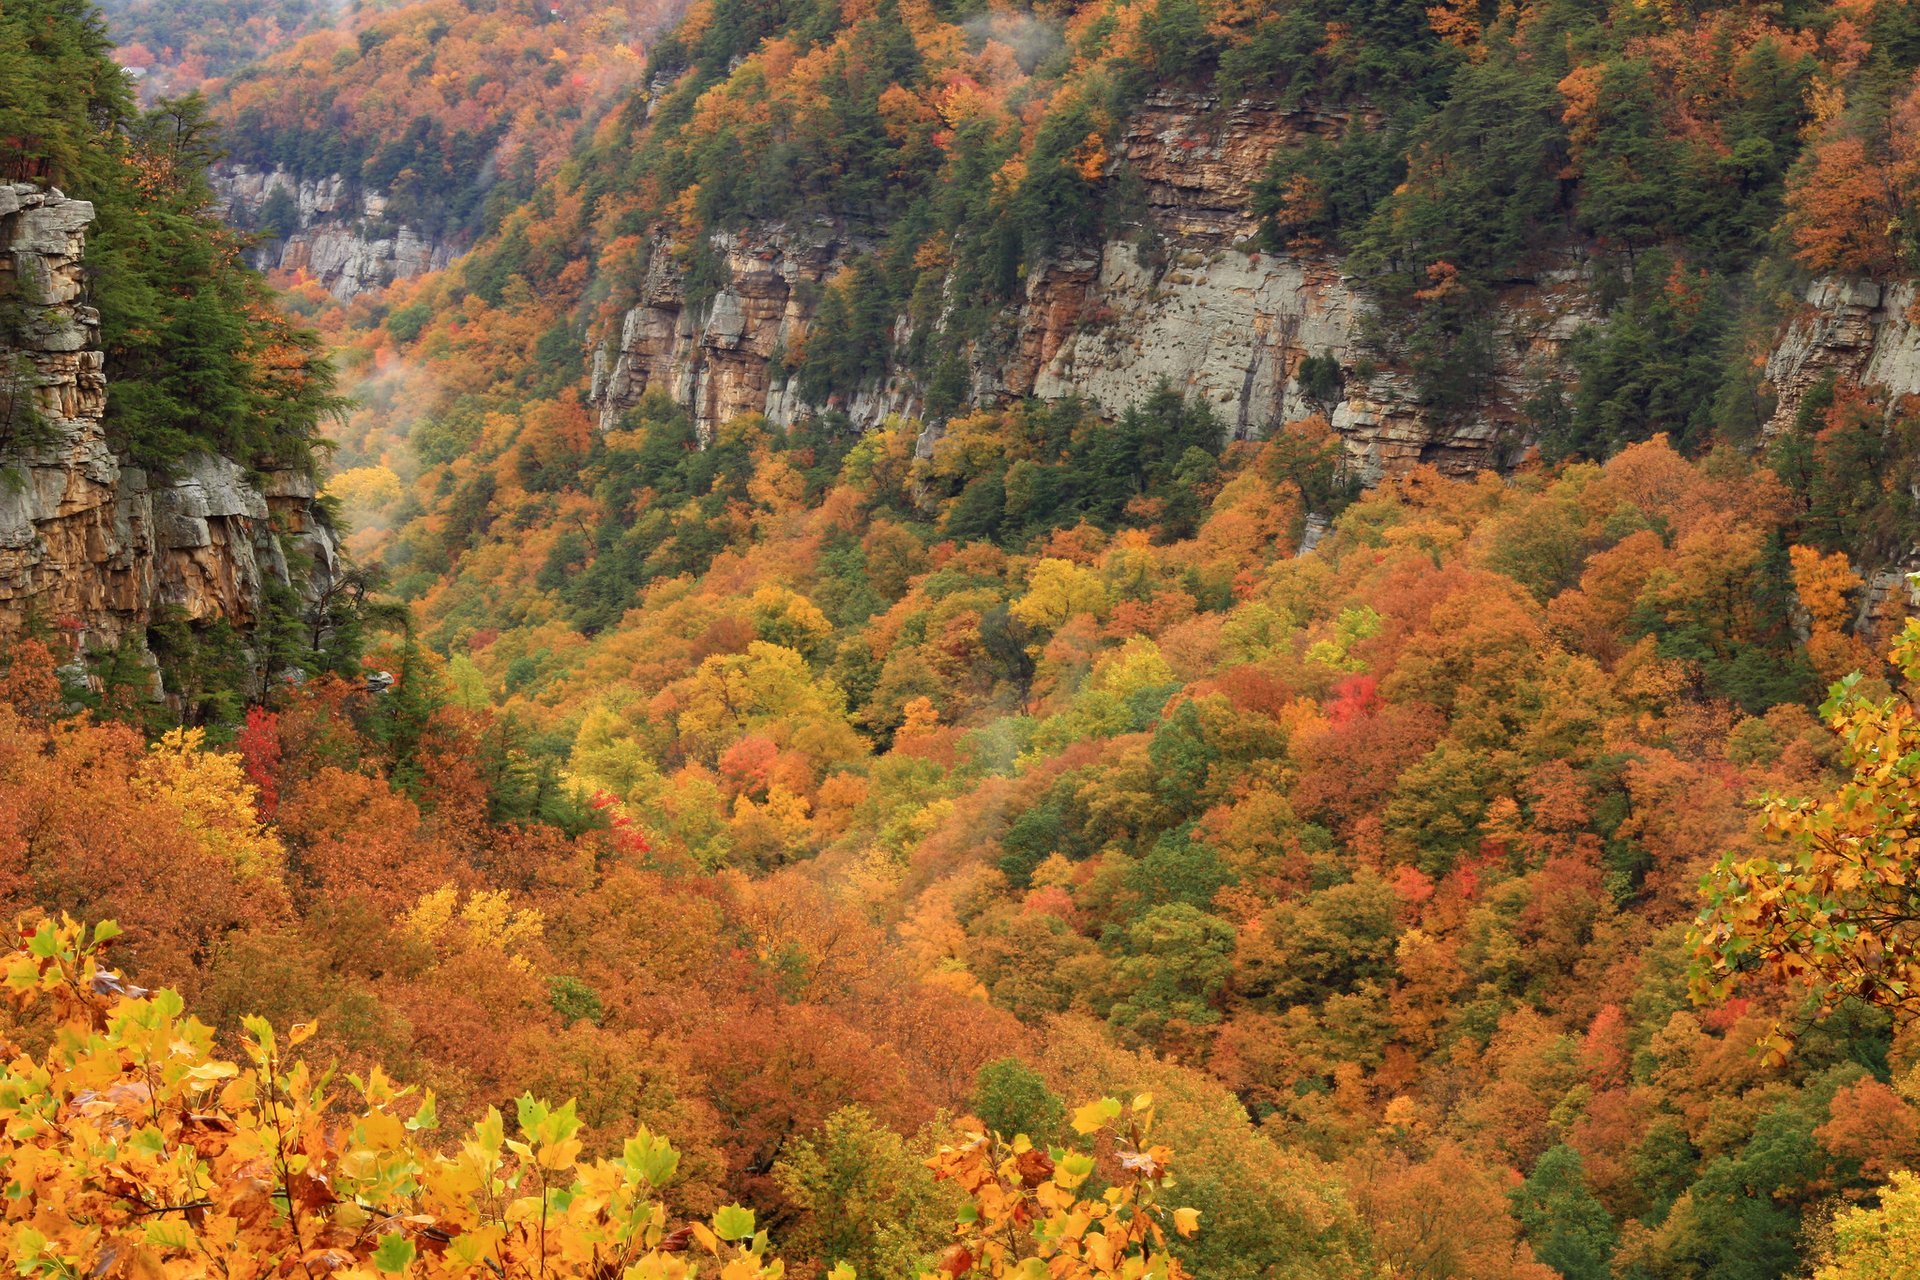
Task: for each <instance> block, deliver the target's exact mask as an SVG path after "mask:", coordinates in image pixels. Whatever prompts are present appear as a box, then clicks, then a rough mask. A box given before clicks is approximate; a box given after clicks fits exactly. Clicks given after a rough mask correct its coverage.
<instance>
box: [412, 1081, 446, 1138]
mask: <svg viewBox="0 0 1920 1280" xmlns="http://www.w3.org/2000/svg"><path fill="white" fill-rule="evenodd" d="M439 1127H440V1113H439V1111H437V1110H435V1108H434V1105H433V1090H431V1089H429V1090H427V1092H426V1096H425V1097H423V1098H421V1099H420V1109H419V1110H418V1111H415V1112H414V1113H413V1119H411V1120H409V1121H407V1128H409V1129H411V1130H413V1131H414V1132H415V1133H418V1132H420V1131H421V1130H422V1129H438V1128H439Z"/></svg>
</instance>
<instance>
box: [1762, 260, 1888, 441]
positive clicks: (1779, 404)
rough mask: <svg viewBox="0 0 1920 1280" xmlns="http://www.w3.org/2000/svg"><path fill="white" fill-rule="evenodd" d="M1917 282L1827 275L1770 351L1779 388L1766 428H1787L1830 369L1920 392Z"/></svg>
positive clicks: (1770, 372)
mask: <svg viewBox="0 0 1920 1280" xmlns="http://www.w3.org/2000/svg"><path fill="white" fill-rule="evenodd" d="M1916 296H1920V295H1916V288H1915V285H1914V283H1913V282H1911V281H1908V282H1905V283H1901V284H1879V283H1876V282H1874V281H1872V280H1839V279H1832V278H1827V279H1821V280H1816V281H1814V282H1813V283H1812V284H1811V285H1809V286H1808V287H1807V293H1806V302H1805V305H1804V306H1802V307H1801V309H1800V311H1799V313H1798V314H1797V315H1795V316H1794V317H1793V319H1792V320H1791V321H1789V322H1788V324H1787V326H1786V329H1785V331H1784V332H1783V333H1782V334H1781V336H1780V339H1779V341H1778V342H1777V343H1775V345H1774V348H1773V350H1772V352H1771V353H1770V354H1769V355H1768V357H1767V371H1766V380H1767V384H1768V387H1769V388H1770V389H1771V390H1772V392H1773V396H1774V411H1773V416H1772V417H1771V418H1770V419H1769V420H1768V422H1767V427H1766V429H1767V432H1768V434H1772V433H1773V432H1777V431H1783V430H1785V429H1786V428H1788V427H1790V426H1792V425H1793V421H1794V419H1795V418H1796V417H1797V416H1798V415H1799V412H1800V404H1801V401H1802V400H1804V399H1805V398H1806V395H1807V393H1808V392H1809V391H1811V390H1813V389H1814V388H1815V387H1817V386H1819V385H1820V383H1821V382H1823V381H1825V380H1826V379H1827V378H1828V377H1830V376H1839V377H1846V378H1851V379H1853V380H1855V381H1857V382H1859V383H1861V384H1862V385H1864V386H1871V387H1877V388H1880V389H1881V390H1883V391H1884V392H1886V393H1887V395H1888V396H1889V397H1890V398H1894V399H1897V398H1899V397H1901V396H1910V395H1920V324H1916V323H1915V319H1916V308H1915V301H1916Z"/></svg>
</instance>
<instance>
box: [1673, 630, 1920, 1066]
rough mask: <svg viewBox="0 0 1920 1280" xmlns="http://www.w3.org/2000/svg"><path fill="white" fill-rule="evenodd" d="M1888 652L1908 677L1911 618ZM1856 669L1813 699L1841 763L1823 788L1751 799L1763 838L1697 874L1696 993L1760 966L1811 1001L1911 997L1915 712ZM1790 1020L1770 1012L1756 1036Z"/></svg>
mask: <svg viewBox="0 0 1920 1280" xmlns="http://www.w3.org/2000/svg"><path fill="white" fill-rule="evenodd" d="M1889 656H1890V660H1891V662H1892V664H1893V665H1894V667H1895V668H1897V669H1898V670H1899V671H1900V672H1901V673H1902V674H1903V675H1904V676H1905V678H1906V680H1907V681H1908V682H1909V684H1910V685H1911V684H1914V683H1920V620H1910V621H1909V622H1908V623H1907V626H1906V629H1905V630H1904V631H1903V632H1902V633H1901V635H1900V637H1899V638H1898V639H1897V640H1896V641H1895V642H1894V644H1893V647H1892V650H1891V653H1890V655H1889ZM1869 688H1870V686H1868V685H1866V684H1865V682H1864V681H1863V680H1862V677H1861V676H1860V675H1859V673H1857V672H1856V673H1855V674H1853V675H1850V676H1848V677H1846V678H1845V679H1844V680H1841V681H1840V682H1839V683H1838V684H1836V685H1834V687H1833V691H1832V696H1830V697H1829V698H1828V700H1827V701H1826V703H1825V704H1824V705H1823V706H1822V707H1821V714H1822V716H1824V717H1825V718H1826V721H1827V724H1828V727H1829V728H1831V729H1832V731H1833V732H1834V734H1835V735H1836V736H1837V737H1838V738H1839V739H1840V741H1841V743H1842V746H1843V759H1844V762H1845V765H1846V767H1847V769H1848V770H1849V771H1850V773H1851V776H1850V777H1849V778H1848V779H1847V780H1846V781H1844V782H1842V783H1841V785H1840V786H1839V787H1838V788H1837V789H1835V790H1834V791H1832V792H1830V793H1829V794H1827V795H1825V796H1823V797H1818V798H1807V799H1791V798H1788V797H1785V796H1780V795H1772V796H1767V797H1765V798H1764V799H1763V801H1762V804H1761V814H1762V816H1763V819H1764V822H1765V826H1764V830H1763V837H1764V840H1765V842H1766V845H1767V846H1768V847H1767V848H1765V849H1763V850H1760V851H1748V850H1741V849H1734V850H1729V851H1728V852H1727V853H1726V854H1725V855H1724V856H1723V857H1722V858H1721V859H1720V862H1719V864H1718V865H1717V866H1716V867H1715V868H1714V870H1713V873H1712V875H1710V876H1709V877H1708V879H1707V881H1706V883H1705V885H1704V894H1705V898H1706V903H1705V906H1704V907H1703V908H1702V910H1701V912H1700V915H1699V918H1698V919H1697V920H1696V922H1695V924H1694V928H1693V932H1692V934H1691V935H1690V941H1691V943H1692V946H1693V956H1694V972H1693V990H1694V993H1695V996H1696V998H1699V999H1715V998H1724V997H1725V996H1727V995H1729V994H1731V993H1732V991H1733V990H1734V987H1735V985H1736V983H1737V981H1738V980H1739V978H1740V977H1741V976H1742V975H1743V974H1745V973H1746V972H1748V971H1749V970H1758V971H1759V972H1760V973H1762V974H1765V975H1767V976H1769V977H1772V978H1777V979H1781V980H1785V981H1787V982H1790V983H1793V984H1795V985H1798V986H1802V987H1805V988H1808V989H1810V990H1811V992H1812V993H1813V995H1814V996H1815V997H1816V998H1817V1000H1818V1002H1819V1008H1820V1010H1821V1011H1822V1012H1823V1013H1825V1012H1831V1011H1832V1010H1833V1009H1834V1008H1835V1007H1836V1006H1838V1005H1839V1004H1840V1003H1842V1002H1843V1001H1848V1000H1860V1001H1864V1002H1866V1003H1868V1004H1873V1005H1879V1006H1882V1007H1885V1008H1889V1009H1892V1010H1894V1011H1895V1012H1896V1013H1899V1014H1902V1015H1907V1014H1911V1013H1912V1012H1913V1011H1914V1010H1915V1009H1916V1007H1920V840H1916V839H1915V838H1914V837H1913V836H1912V833H1913V832H1914V831H1920V712H1917V711H1916V709H1915V706H1914V703H1913V702H1912V700H1911V699H1909V698H1908V697H1905V696H1901V695H1899V694H1891V695H1888V696H1886V697H1874V696H1872V695H1871V693H1870V692H1869ZM1792 1041H1793V1033H1792V1032H1791V1031H1790V1030H1789V1029H1788V1028H1786V1027H1784V1026H1776V1027H1775V1028H1774V1030H1773V1031H1772V1033H1770V1034H1769V1035H1768V1037H1767V1038H1766V1040H1765V1042H1764V1043H1765V1046H1766V1048H1767V1050H1768V1051H1769V1052H1770V1053H1771V1054H1773V1055H1775V1056H1781V1055H1784V1054H1785V1053H1786V1052H1787V1051H1788V1049H1789V1048H1790V1047H1791V1045H1792Z"/></svg>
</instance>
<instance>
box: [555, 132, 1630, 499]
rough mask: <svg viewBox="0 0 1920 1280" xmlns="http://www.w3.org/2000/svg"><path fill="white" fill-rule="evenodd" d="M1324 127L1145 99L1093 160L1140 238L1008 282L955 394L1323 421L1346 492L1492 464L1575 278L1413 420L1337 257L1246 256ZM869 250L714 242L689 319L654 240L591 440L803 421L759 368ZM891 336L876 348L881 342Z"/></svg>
mask: <svg viewBox="0 0 1920 1280" xmlns="http://www.w3.org/2000/svg"><path fill="white" fill-rule="evenodd" d="M1346 122H1347V118H1346V117H1345V116H1343V115H1336V114H1328V113H1324V112H1317V111H1313V110H1305V109H1302V110H1289V109H1286V108H1283V107H1282V106H1281V105H1280V104H1278V103H1276V102H1269V101H1246V102H1240V103H1237V104H1233V105H1231V106H1229V107H1227V108H1225V109H1224V110H1223V109H1222V108H1221V105H1220V104H1219V103H1218V102H1216V101H1214V100H1213V99H1210V98H1204V97H1198V96H1194V95H1179V94H1167V95H1162V96H1159V97H1155V98H1151V99H1149V100H1148V101H1147V102H1146V103H1145V104H1144V106H1143V107H1142V108H1141V109H1140V110H1139V111H1138V112H1136V114H1135V115H1134V116H1133V118H1132V119H1131V121H1130V122H1129V124H1128V127H1127V129H1126V132H1125V135H1124V137H1123V138H1122V139H1121V142H1120V144H1119V146H1118V147H1117V148H1116V149H1115V155H1114V158H1113V160H1112V165H1113V167H1114V169H1115V170H1116V171H1118V170H1119V169H1121V168H1122V167H1124V168H1127V169H1130V170H1131V171H1132V172H1133V174H1135V175H1137V177H1138V178H1139V179H1140V181H1141V184H1142V186H1143V187H1144V191H1145V212H1144V216H1143V221H1142V225H1141V226H1139V227H1138V228H1135V229H1133V231H1132V233H1131V234H1129V235H1128V236H1127V237H1126V238H1124V239H1114V240H1112V241H1109V242H1108V243H1106V244H1104V245H1102V246H1100V248H1099V251H1098V252H1097V253H1092V254H1089V255H1087V256H1085V257H1082V258H1072V259H1067V260H1061V261H1054V262H1049V263H1046V264H1044V265H1042V266H1041V267H1040V268H1038V269H1036V270H1035V271H1033V272H1032V273H1030V275H1029V276H1028V278H1027V282H1026V289H1025V297H1024V298H1023V300H1022V301H1021V302H1020V303H1019V305H1017V306H1014V307H1011V308H1009V310H1008V313H1007V315H1006V317H1005V322H1004V324H1003V325H1002V326H1000V331H999V335H998V337H997V339H996V340H995V341H993V342H991V343H983V344H980V346H978V347H977V348H976V349H975V350H974V352H973V360H972V363H973V368H972V383H973V395H974V398H975V399H976V400H977V401H982V402H991V401H996V400H1005V399H1011V398H1017V397H1022V396H1027V395H1038V396H1042V397H1049V398H1052V397H1061V396H1066V395H1070V394H1074V395H1080V396H1083V397H1085V398H1087V399H1089V400H1091V401H1092V402H1094V403H1095V404H1097V405H1099V406H1100V407H1101V408H1102V409H1104V410H1105V411H1107V412H1110V413H1118V412H1119V411H1121V410H1122V409H1124V408H1125V407H1126V406H1128V405H1130V404H1132V403H1134V402H1135V401H1137V400H1139V399H1140V398H1141V397H1142V396H1143V395H1144V394H1145V392H1146V391H1147V390H1148V389H1150V388H1151V387H1152V386H1153V385H1154V384H1155V383H1156V382H1157V381H1158V380H1159V379H1160V378H1163V377H1164V378H1167V379H1169V380H1170V381H1171V382H1172V383H1173V384H1174V385H1175V386H1178V387H1181V388H1183V389H1185V390H1186V391H1187V392H1188V393H1190V394H1194V395H1198V396H1201V397H1204V398H1205V399H1206V400H1207V401H1208V402H1209V403H1211V404H1212V405H1213V406H1214V408H1215V410H1216V411H1217V412H1218V413H1219V414H1220V415H1221V417H1222V418H1223V419H1224V420H1225V422H1226V423H1227V424H1228V425H1229V428H1230V430H1231V431H1232V433H1233V434H1234V435H1236V436H1239V437H1242V438H1256V437H1259V436H1261V435H1264V434H1265V433H1266V432H1268V431H1271V430H1272V429H1274V428H1275V427H1276V426H1278V425H1280V424H1282V423H1285V422H1288V421H1292V420H1295V419H1298V418H1302V417H1305V416H1307V415H1308V414H1310V413H1314V412H1324V413H1326V414H1327V416H1328V417H1329V418H1330V419H1331V421H1332V423H1333V425H1334V427H1335V428H1336V429H1337V430H1338V431H1339V432H1340V434H1341V436H1342V437H1343V438H1344V439H1345V441H1346V445H1347V450H1348V453H1349V456H1350V458H1351V460H1352V462H1353V465H1354V467H1355V469H1356V471H1357V472H1358V473H1359V474H1361V475H1362V476H1363V477H1366V478H1368V479H1376V478H1378V477H1379V476H1380V475H1382V474H1385V473H1388V472H1392V471H1395V470H1399V469H1403V468H1405V467H1407V466H1409V465H1412V464H1415V463H1419V462H1431V463H1434V464H1436V465H1438V466H1439V467H1441V468H1442V469H1443V470H1447V471H1454V472H1465V471H1472V470H1476V469H1478V468H1481V467H1485V466H1490V465H1498V464H1499V463H1501V462H1502V461H1504V460H1506V458H1507V456H1508V455H1509V454H1510V453H1511V452H1512V450H1513V448H1514V446H1515V444H1516V440H1517V432H1516V431H1515V430H1514V428H1515V425H1516V424H1517V423H1518V422H1520V421H1521V420H1522V414H1521V411H1520V406H1521V405H1523V404H1524V403H1525V402H1526V401H1527V400H1528V399H1529V398H1530V397H1531V396H1532V395H1533V394H1534V393H1535V391H1536V390H1537V389H1538V386H1539V384H1540V381H1541V380H1542V379H1543V378H1545V377H1547V376H1550V375H1551V374H1552V373H1553V371H1554V370H1555V368H1556V362H1557V360H1558V357H1559V355H1560V353H1561V350H1562V347H1563V345H1564V343H1565V342H1566V340H1567V339H1568V338H1570V337H1571V336H1572V335H1573V334H1574V333H1575V332H1576V331H1577V330H1578V329H1579V328H1580V326H1581V325H1582V324H1584V323H1585V322H1586V321H1587V320H1588V319H1590V318H1591V315H1592V311H1591V309H1590V306H1589V303H1588V297H1587V290H1586V289H1585V287H1584V279H1583V277H1582V275H1581V273H1580V270H1579V268H1578V265H1577V264H1575V263H1571V262H1569V263H1568V264H1565V267H1564V269H1561V270H1557V271H1553V272H1549V273H1546V274H1543V275H1542V276H1541V277H1540V278H1539V279H1535V280H1522V281H1514V282H1512V284H1511V285H1510V286H1509V287H1508V289H1507V292H1506V295H1505V299H1504V303H1505V305H1503V307H1502V308H1501V314H1500V322H1499V326H1498V334H1497V343H1498V369H1497V374H1496V376H1495V378H1494V380H1493V384H1492V385H1491V386H1490V387H1489V388H1488V389H1487V392H1488V393H1487V395H1486V398H1485V402H1484V404H1483V407H1482V408H1481V410H1480V411H1479V412H1478V413H1477V414H1476V415H1475V416H1474V417H1473V418H1472V419H1471V420H1469V421H1465V422H1453V423H1448V424H1442V423H1439V422H1437V421H1435V420H1434V419H1433V417H1432V416H1431V415H1429V414H1428V413H1426V412H1425V411H1424V410H1423V408H1422V407H1421V406H1420V405H1419V404H1418V403H1417V402H1416V400H1415V398H1414V396H1413V393H1412V390H1411V384H1410V381H1409V379H1408V378H1407V377H1406V375H1405V374H1404V372H1403V371H1402V370H1399V369H1397V368H1396V367H1395V365H1394V362H1393V359H1392V353H1391V352H1375V351H1370V350H1367V349H1366V348H1365V346H1364V344H1363V342H1362V334H1361V324H1360V321H1361V319H1362V317H1363V314H1364V310H1365V304H1364V302H1363V301H1362V298H1361V296H1360V295H1359V293H1358V292H1357V290H1356V288H1355V287H1354V284H1353V282H1352V281H1351V280H1349V279H1348V278H1346V277H1345V276H1344V275H1343V274H1342V271H1341V266H1340V263H1339V260H1338V259H1337V258H1335V257H1332V256H1326V255H1316V254H1292V253H1283V254H1275V253H1268V252H1262V251H1261V250H1260V249H1259V248H1258V246H1257V244H1256V242H1255V238H1254V237H1255V232H1256V230H1257V219H1256V218H1255V216H1254V213H1253V192H1254V187H1255V184H1256V183H1257V182H1258V181H1259V179H1260V177H1261V176H1262V174H1263V173H1264V172H1265V170H1266V167H1267V164H1268V160H1269V158H1270V157H1271V155H1272V154H1273V152H1274V151H1275V150H1276V149H1277V148H1278V147H1280V146H1281V145H1283V144H1284V143H1286V142H1288V141H1289V140H1292V139H1295V138H1298V137H1301V136H1303V135H1307V134H1330V133H1333V132H1336V131H1338V130H1340V129H1341V128H1343V127H1344V126H1345V124H1346ZM871 240H872V237H871V235H870V234H869V233H868V232H867V231H866V229H863V228H858V227H853V226H849V225H848V224H845V223H839V222H817V223H808V224H804V225H795V224H777V225H772V226H765V227H759V228H755V229H753V230H751V231H749V232H743V233H735V234H728V235H724V236H717V237H715V239H714V241H713V248H714V249H715V251H716V252H717V253H718V254H719V255H720V257H721V258H722V259H723V260H724V262H725V263H726V267H727V274H728V279H729V283H728V284H726V285H725V286H724V287H723V288H722V289H721V290H720V291H719V292H718V294H717V295H716V296H714V297H713V298H712V299H711V300H709V301H706V302H703V303H701V304H700V305H698V306H689V305H687V303H686V301H685V290H684V287H683V281H682V280H681V278H680V275H679V273H678V271H677V270H676V269H675V268H673V267H672V265H671V262H672V257H671V255H670V254H669V253H668V252H666V250H667V249H668V248H670V246H668V245H666V244H665V243H661V244H658V245H656V252H655V253H654V254H653V262H654V263H655V266H654V268H653V270H652V272H651V273H650V274H649V276H648V278H647V279H646V281H645V282H644V285H643V287H642V290H641V297H640V302H639V305H637V306H635V307H634V308H632V309H631V310H630V311H629V312H627V314H626V316H625V319H624V322H623V324H622V325H621V327H620V332H619V333H618V334H617V335H614V336H613V338H612V341H610V342H609V343H608V344H607V346H606V347H605V348H604V349H602V350H601V351H600V352H598V353H597V354H596V357H595V367H594V380H593V397H594V400H595V401H596V403H597V404H598V405H599V406H600V410H601V418H602V422H603V424H606V425H611V424H612V423H613V422H614V421H615V420H616V419H617V418H618V417H619V415H620V414H621V413H622V412H624V411H625V410H626V409H627V408H629V407H631V406H632V405H633V404H634V403H635V402H637V401H638V399H639V397H640V396H641V394H643V393H644V392H645V391H646V390H647V389H649V388H653V387H658V388H663V389H665V390H667V391H668V392H669V393H670V394H672V395H673V397H674V398H675V399H676V400H677V401H679V402H680V403H681V404H683V405H686V406H687V407H688V408H689V409H690V410H691V411H692V412H693V413H694V415H695V417H696V419H697V421H698V423H699V425H700V427H701V429H702V430H703V431H704V432H710V431H711V430H712V429H713V427H714V426H716V425H717V424H719V423H720V422H722V421H724V420H725V419H726V418H728V417H729V416H732V415H734V414H737V413H741V412H746V411H756V412H764V413H766V414H767V415H768V417H770V418H772V419H774V420H776V421H781V422H786V421H791V420H792V419H793V418H794V417H796V416H799V415H801V414H803V413H804V412H805V411H807V410H808V409H810V408H814V407H818V406H808V405H805V404H803V403H802V402H801V401H800V400H799V399H798V394H797V390H796V388H795V387H794V386H793V385H792V384H791V383H790V382H788V381H787V380H786V378H785V375H784V371H783V370H782V369H781V367H780V364H779V363H778V361H777V360H776V358H775V357H776V356H778V355H779V354H780V353H781V352H786V351H795V350H798V349H799V348H800V346H801V344H802V343H803V342H804V339H805V335H806V330H807V326H808V323H809V321H810V320H811V309H810V306H809V303H808V302H807V299H809V298H812V297H817V296H818V293H819V286H820V284H821V283H822V282H823V281H825V280H827V279H829V278H830V277H831V276H832V275H834V274H835V273H836V272H838V271H839V270H840V269H841V268H842V267H844V266H845V265H846V264H847V263H848V262H849V261H851V260H852V259H854V258H855V257H857V256H858V255H859V254H861V253H862V252H864V251H865V250H866V249H867V248H869V247H870V245H871ZM905 324H906V322H905V320H904V319H903V320H902V321H901V322H900V328H899V330H898V331H897V333H896V337H898V338H900V339H903V340H904V338H905V337H906V336H907V333H906V329H905ZM1310 357H1332V358H1333V359H1334V360H1336V361H1338V362H1339V364H1340V366H1341V368H1342V370H1343V372H1344V377H1343V378H1342V379H1341V387H1340V390H1339V392H1338V394H1337V396H1336V397H1335V398H1334V399H1333V400H1332V401H1331V402H1329V403H1318V402H1314V401H1311V400H1309V398H1308V396H1307V395H1306V393H1305V392H1304V390H1303V389H1302V387H1301V385H1300V381H1299V377H1298V375H1299V372H1300V367H1301V364H1302V362H1303V361H1305V360H1307V359H1308V358H1310ZM918 403H919V392H918V388H917V387H916V386H915V385H914V384H913V383H912V382H911V381H910V380H898V381H895V382H893V383H891V384H889V385H885V386H876V387H871V388H868V389H866V390H865V391H863V392H862V393H860V394H859V395H856V396H855V397H853V398H852V399H851V400H850V401H849V402H848V403H845V404H843V405H840V406H838V407H840V408H843V409H845V410H846V411H847V412H848V414H849V415H850V416H851V417H852V418H853V419H854V421H855V422H856V423H858V424H860V425H863V426H871V425H873V424H875V423H877V422H878V421H880V420H881V419H882V418H884V417H885V416H886V415H887V414H889V413H893V412H911V411H913V410H914V409H916V408H917V407H918Z"/></svg>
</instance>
